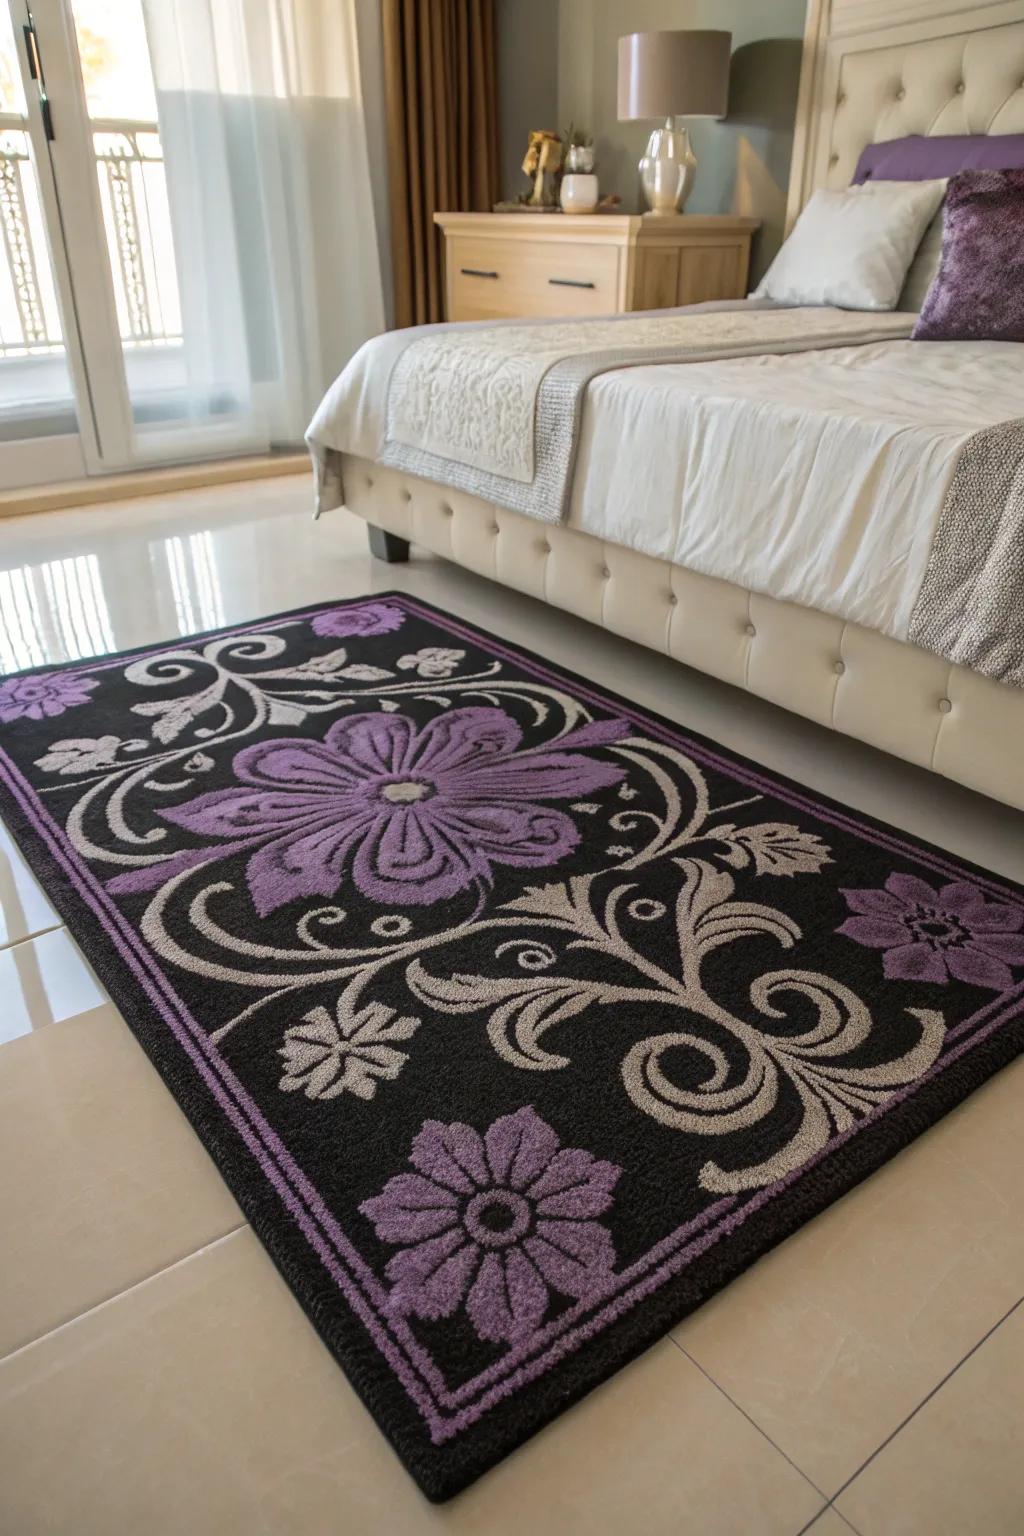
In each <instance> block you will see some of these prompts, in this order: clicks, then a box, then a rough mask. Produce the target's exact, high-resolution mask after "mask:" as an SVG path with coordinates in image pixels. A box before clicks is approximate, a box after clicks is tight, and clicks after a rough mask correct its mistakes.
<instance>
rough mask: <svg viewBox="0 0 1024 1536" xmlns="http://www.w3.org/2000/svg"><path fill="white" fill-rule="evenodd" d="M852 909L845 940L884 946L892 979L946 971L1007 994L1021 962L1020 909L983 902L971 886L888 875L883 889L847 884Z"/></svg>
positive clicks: (939, 976) (1023, 910) (1023, 917)
mask: <svg viewBox="0 0 1024 1536" xmlns="http://www.w3.org/2000/svg"><path fill="white" fill-rule="evenodd" d="M843 895H844V896H845V897H846V904H847V906H848V907H849V908H850V910H851V911H852V912H854V913H856V914H857V915H856V916H854V917H848V918H847V919H846V922H845V923H843V924H842V926H841V927H840V928H839V930H838V931H839V932H840V933H842V934H845V935H846V937H847V938H848V939H853V940H854V941H855V942H856V943H858V944H866V945H868V946H869V947H870V948H871V949H882V950H884V951H885V955H884V957H883V960H882V969H883V970H884V972H885V974H886V976H888V977H890V978H891V979H893V980H894V981H934V982H938V983H939V984H940V985H942V986H945V985H946V983H947V982H948V980H949V978H950V977H951V976H953V977H955V978H956V980H957V981H965V982H968V983H969V984H970V985H972V986H976V987H991V988H992V990H993V991H995V992H1005V991H1007V990H1008V988H1010V987H1012V986H1013V976H1012V974H1011V972H1010V966H1012V965H1024V934H1022V933H1021V929H1022V928H1024V907H1011V906H1004V905H1003V904H1002V903H1000V902H992V901H986V899H985V896H984V894H983V893H982V892H981V891H980V890H979V889H978V887H977V886H976V885H971V884H970V883H969V882H968V881H966V880H954V881H952V882H951V883H950V884H948V885H943V886H941V887H940V888H939V889H938V890H933V888H932V887H931V886H930V885H929V884H928V883H927V882H926V881H924V880H920V879H918V877H917V876H916V875H890V876H889V878H888V880H887V881H886V882H885V889H884V890H844V891H843Z"/></svg>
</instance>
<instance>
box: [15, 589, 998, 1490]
mask: <svg viewBox="0 0 1024 1536" xmlns="http://www.w3.org/2000/svg"><path fill="white" fill-rule="evenodd" d="M0 748H2V751H0V777H2V785H3V789H2V809H3V813H4V816H5V818H6V819H7V820H8V822H9V823H10V825H11V826H12V828H13V830H14V833H15V835H16V837H17V838H18V840H19V842H20V843H21V845H22V846H23V848H24V850H25V852H26V854H27V856H28V859H29V862H30V864H31V865H32V867H33V869H34V870H35V871H36V873H37V874H38V875H39V877H40V878H41V880H42V882H43V884H44V885H45V887H46V889H47V891H48V892H49V893H50V895H51V897H52V898H53V900H54V902H55V903H56V904H57V906H58V907H59V909H60V911H61V913H62V914H63V916H64V917H65V919H66V921H67V922H68V924H69V925H70V927H71V929H72V931H73V933H74V935H75V937H76V938H77V939H78V941H79V943H80V944H81V946H82V948H83V949H84V951H85V953H86V954H87V955H88V957H89V959H90V960H91V961H92V964H93V965H94V967H95V969H96V971H97V972H98V973H99V975H100V976H101V978H102V979H103V981H104V982H105V984H106V986H107V987H108V988H109V990H110V992H111V994H112V996H113V997H114V999H115V1001H116V1002H117V1003H118V1005H119V1006H120V1008H121V1009H122V1011H123V1013H124V1016H125V1018H126V1019H127V1021H128V1023H129V1025H130V1027H131V1028H132V1030H133V1031H134V1032H135V1033H136V1035H137V1036H138V1038H139V1039H140V1041H141V1042H142V1044H143V1045H144V1047H145V1048H146V1050H147V1051H148V1053H149V1055H150V1056H151V1058H152V1060H153V1061H154V1062H155V1064H156V1066H157V1067H158V1069H159V1071H160V1072H161V1073H162V1075H163V1077H164V1079H165V1081H166V1083H167V1086H168V1087H169V1089H170V1091H171V1092H172V1093H173V1094H174V1096H175V1098H176V1099H177V1100H178V1102H179V1103H180V1104H181V1106H182V1108H183V1109H184V1110H185V1112H186V1114H187V1115H188V1116H189V1118H190V1120H191V1121H192V1124H193V1125H194V1127H195V1129H196V1131H197V1133H198V1134H199V1136H200V1137H201V1138H202V1140H203V1142H204V1144H205V1145H206V1147H207V1148H208V1149H209V1151H210V1153H211V1155H212V1156H213V1157H214V1158H215V1160H216V1162H217V1165H218V1167H219V1168H220V1169H221V1171H222V1173H223V1176H224V1178H225V1179H226V1180H227V1182H228V1184H229V1185H230V1187H231V1189H232V1190H233V1192H234V1194H235V1195H236V1197H237V1198H238V1200H239V1201H240V1203H241V1205H242V1207H243V1208H244V1210H245V1212H246V1214H247V1216H248V1217H249V1219H250V1220H251V1222H252V1224H253V1227H254V1228H255V1230H256V1231H257V1232H258V1233H259V1235H260V1237H261V1238H262V1240H263V1242H264V1244H265V1245H266V1247H267V1249H268V1250H269V1251H270V1253H271V1254H272V1256H273V1258H274V1259H275V1260H276V1262H277V1264H278V1265H279V1267H280V1269H281V1271H282V1273H283V1274H284V1276H285V1277H286V1279H287V1281H288V1283H289V1285H290V1286H291V1287H292V1289H293V1291H294V1293H295V1295H296V1296H297V1297H298V1299H299V1301H300V1302H301V1303H302V1305H303V1306H304V1307H305V1309H306V1311H307V1313H308V1315H309V1317H310V1318H311V1320H312V1321H313V1323H314V1325H315V1326H316V1328H317V1329H318V1330H319V1332H320V1334H321V1336H322V1338H323V1339H324V1342H325V1343H326V1345H327V1346H328V1348H329V1349H330V1350H331V1351H332V1352H333V1354H334V1355H335V1356H336V1358H337V1359H338V1360H339V1361H340V1363H341V1365H342V1366H343V1367H344V1369H345V1371H346V1372H347V1373H348V1375H349V1377H350V1379H351V1380H352V1382H353V1383H354V1385H355V1387H356V1388H357V1390H358V1391H359V1392H360V1394H361V1395H362V1397H363V1399H364V1400H365V1402H366V1403H367V1405H368V1406H369V1408H370V1410H371V1411H372V1413H373V1414H374V1415H375V1417H376V1419H377V1421H378V1423H379V1424H380V1426H381V1428H382V1429H383V1430H384V1432H385V1433H386V1434H387V1435H388V1436H389V1437H390V1439H391V1441H392V1442H393V1444H394V1446H395V1448H396V1449H397V1451H398V1453H399V1455H400V1456H401V1458H402V1460H403V1462H404V1463H405V1465H406V1466H407V1467H408V1469H409V1471H410V1472H411V1473H412V1474H413V1476H414V1477H415V1478H416V1479H417V1481H418V1482H419V1484H420V1486H421V1487H422V1488H423V1490H424V1491H425V1492H426V1493H427V1494H428V1495H429V1496H430V1497H431V1498H435V1499H440V1498H445V1497H447V1496H449V1495H451V1494H453V1493H455V1492H457V1491H458V1490H459V1489H460V1488H463V1487H464V1486H465V1485H466V1484H467V1483H469V1482H470V1481H471V1480H472V1479H473V1478H474V1477H476V1476H478V1475H479V1474H480V1473H481V1472H482V1471H484V1470H485V1469H486V1468H487V1467H488V1466H489V1465H491V1464H493V1463H494V1462H495V1461H497V1460H498V1459H500V1458H501V1457H502V1456H504V1455H506V1454H507V1453H508V1452H509V1451H510V1450H511V1449H512V1448H513V1447H514V1446H516V1445H517V1444H519V1443H520V1442H521V1441H522V1440H523V1439H525V1438H526V1437H527V1436H528V1435H529V1434H531V1433H532V1432H533V1431H535V1430H536V1429H538V1428H539V1427H540V1426H541V1425H542V1424H544V1423H545V1422H546V1421H547V1420H549V1419H551V1418H552V1417H553V1416H554V1415H556V1414H557V1413H559V1412H560V1411H561V1410H562V1409H564V1408H565V1407H567V1406H568V1405H569V1404H570V1403H572V1402H573V1401H574V1400H575V1399H577V1398H579V1397H580V1396H581V1395H582V1394H583V1393H584V1392H586V1391H587V1390H588V1389H589V1388H591V1387H593V1386H594V1385H595V1384H596V1383H597V1382H599V1381H600V1380H601V1379H602V1378H604V1377H606V1376H608V1375H609V1374H610V1373H611V1372H612V1371H614V1370H615V1369H616V1368H617V1367H618V1366H620V1365H622V1364H623V1363H624V1362H625V1361H627V1360H628V1359H629V1358H630V1357H632V1356H633V1355H635V1354H636V1353H637V1352H638V1351H640V1350H642V1349H643V1348H644V1347H645V1346H646V1345H648V1344H650V1343H651V1342H652V1341H653V1340H655V1339H656V1338H658V1337H659V1335H661V1334H663V1333H664V1332H665V1330H666V1329H667V1328H669V1327H670V1326H671V1325H672V1324H674V1323H676V1322H677V1321H678V1320H679V1319H680V1318H682V1317H683V1316H685V1315H686V1313H688V1312H690V1311H691V1310H692V1309H693V1308H694V1307H696V1306H697V1305H699V1304H700V1302H701V1301H703V1300H704V1299H705V1298H706V1297H708V1296H709V1295H710V1294H711V1293H712V1292H714V1291H715V1290H717V1289H718V1288H720V1287H721V1286H722V1285H724V1284H725V1283H726V1282H728V1281H729V1280H730V1279H731V1278H732V1277H733V1276H735V1275H736V1274H737V1273H739V1272H740V1271H741V1270H742V1269H744V1268H745V1267H746V1266H747V1265H749V1264H750V1263H751V1262H752V1261H753V1260H754V1259H755V1258H757V1256H758V1255H759V1254H761V1253H763V1252H764V1251H765V1250H766V1249H768V1248H769V1247H771V1246H772V1245H773V1244H774V1243H776V1242H778V1241H779V1240H780V1239H782V1238H783V1237H785V1236H786V1234H787V1233H790V1232H792V1231H793V1230H794V1229H795V1228H797V1227H798V1226H800V1225H801V1223H803V1222H804V1221H806V1220H807V1219H808V1218H810V1217H812V1216H813V1215H814V1214H815V1213H816V1212H817V1211H819V1210H821V1209H822V1208H823V1207H824V1206H826V1205H828V1204H829V1203H830V1202H831V1201H832V1200H834V1199H835V1198H836V1197H837V1196H839V1195H841V1194H842V1193H843V1192H844V1191H845V1190H847V1189H849V1188H850V1187H851V1186H852V1185H853V1184H855V1183H856V1182H857V1181H858V1180H860V1179H861V1178H863V1177H864V1176H865V1175H867V1174H869V1173H870V1172H871V1171H872V1170H873V1169H875V1168H877V1167H878V1166H879V1165H880V1164H881V1163H882V1162H884V1161H885V1160H886V1159H887V1158H888V1157H890V1156H891V1155H892V1154H893V1153H894V1152H896V1151H897V1150H898V1149H899V1148H900V1147H902V1146H903V1145H904V1144H906V1143H907V1142H909V1141H910V1140H911V1139H912V1138H913V1137H914V1136H916V1135H917V1134H918V1133H919V1132H920V1131H922V1130H924V1129H925V1128H926V1127H927V1126H929V1125H930V1124H932V1123H933V1122H934V1121H935V1120H936V1119H937V1118H938V1117H939V1116H941V1115H942V1114H943V1113H944V1112H945V1111H946V1110H948V1109H949V1108H950V1107H951V1106H952V1105H954V1104H956V1103H958V1102H959V1101H960V1100H961V1099H963V1098H964V1096H965V1095H966V1094H967V1093H969V1092H970V1091H971V1090H972V1089H973V1088H974V1087H975V1086H977V1085H978V1084H979V1083H981V1082H982V1081H983V1080H984V1079H985V1078H986V1077H987V1076H988V1075H989V1074H990V1073H992V1072H993V1071H995V1070H996V1069H997V1068H998V1067H1000V1066H1001V1065H1003V1064H1004V1063H1006V1062H1007V1061H1008V1060H1010V1058H1011V1057H1013V1056H1014V1055H1015V1054H1016V1053H1017V1052H1018V1051H1019V1050H1020V1049H1021V1045H1022V1039H1024V1032H1022V1022H1021V1021H1022V1016H1024V1001H1022V999H1024V892H1022V891H1021V890H1019V889H1016V888H1011V887H1010V886H1008V885H1007V884H1006V882H1005V881H1001V880H997V879H995V878H993V877H992V876H990V875H988V874H986V873H984V872H983V871H981V870H978V869H974V868H968V867H965V866H964V865H962V864H961V863H959V862H958V861H956V860H954V859H951V858H950V857H948V856H947V855H946V854H944V853H941V852H939V851H938V850H937V849H934V848H930V847H927V846H925V845H923V844H920V843H915V842H913V841H912V840H910V839H908V838H906V837H904V836H902V835H901V834H899V833H897V832H895V831H894V830H892V829H891V828H887V827H884V826H881V825H879V824H878V823H875V822H872V821H868V820H866V819H865V818H863V817H861V816H858V815H855V814H853V813H852V812H850V811H846V810H843V809H842V808H841V807H839V806H837V805H834V804H832V803H830V802H827V801H823V800H821V799H820V798H818V797H816V796H815V795H812V794H811V793H809V792H808V791H806V790H801V789H800V788H798V787H797V786H795V785H793V784H791V783H788V782H786V781H782V780H778V779H776V778H773V777H772V776H770V775H769V774H767V773H765V772H764V771H763V770H761V769H759V768H757V767H755V766H754V765H752V764H750V763H748V762H745V761H743V760H741V759H738V758H735V757H731V756H729V755H728V754H727V753H725V752H724V751H723V750H721V749H720V748H718V747H715V746H714V745H713V744H711V743H709V742H707V741H704V740H701V739H698V738H695V737H691V736H689V735H687V734H686V733H685V732H683V731H681V730H680V729H679V728H678V727H676V726H674V725H671V724H669V723H668V722H667V721H665V720H662V719H658V718H656V717H653V716H650V715H647V714H644V713H643V712H642V711H640V710H638V709H636V708H634V707H633V706H632V705H630V704H628V703H626V702H625V701H624V700H622V699H619V698H616V697H612V696H610V695H608V694H605V693H602V692H601V691H600V690H598V689H595V688H594V687H592V686H590V685H589V684H587V683H585V682H584V681H583V680H582V679H581V678H579V677H575V676H573V675H571V674H569V673H566V672H563V671H560V670H558V669H557V668H555V667H553V666H551V665H550V664H548V663H543V662H541V661H540V660H539V659H538V658H537V657H535V656H532V655H530V654H528V653H526V652H523V651H519V650H516V649H514V648H512V647H510V646H507V645H504V644H502V643H500V642H499V641H498V640H497V639H495V638H494V637H492V636H490V635H488V634H486V633H483V632H481V631H479V630H477V629H474V628H471V627H470V626H469V625H466V624H464V623H461V622H456V621H455V620H454V619H451V618H449V617H447V616H445V615H444V614H442V613H439V612H437V611H435V610H433V609H430V608H428V607H426V606H425V605H424V604H422V603H419V602H415V601H413V600H411V599H409V598H407V597H404V596H398V595H388V596H384V597H382V598H379V599H373V600H370V599H361V600H358V601H355V602H350V603H343V604H336V605H333V606H330V607H321V608H317V609H311V610H305V611H302V612H296V613H290V614H286V615H283V616H281V617H278V618H273V619H267V620H263V621H261V622H260V623H258V624H250V625H246V626H244V627H242V628H239V629H235V630H230V631H222V632H219V633H216V634H213V635H208V636H205V637H199V638H195V639H190V640H184V641H181V642H179V643H176V644H171V645H167V646H165V647H163V648H160V649H154V650H149V651H145V652H135V653H131V654H127V655H121V656H115V657H110V658H105V659H101V660H97V661H93V662H89V663H75V664H73V665H70V666H66V667H63V668H61V669H59V670H56V671H48V672H40V671H36V672H31V673H23V674H20V675H18V676H15V677H11V678H8V679H6V680H5V681H3V682H2V683H0ZM242 1302H243V1304H244V1298H242Z"/></svg>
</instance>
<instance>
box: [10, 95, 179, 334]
mask: <svg viewBox="0 0 1024 1536" xmlns="http://www.w3.org/2000/svg"><path fill="white" fill-rule="evenodd" d="M91 126H92V136H93V157H94V160H95V163H96V172H97V179H98V186H99V194H100V204H101V207H102V210H103V223H104V228H105V231H106V237H107V253H108V256H109V260H110V270H111V277H112V280H113V287H114V302H115V305H116V308H117V319H118V327H119V330H120V335H121V341H122V343H123V344H124V346H126V347H132V348H137V347H142V348H160V347H168V346H174V345H176V344H180V342H181V339H182V336H181V310H180V304H179V299H178V282H177V274H176V272H175V266H174V247H173V243H172V240H171V222H170V211H169V207H168V202H167V183H166V178H165V173H164V159H163V150H162V148H161V145H160V135H159V131H158V129H157V125H156V124H155V123H151V122H128V121H123V120H117V121H113V120H111V121H101V120H98V119H94V120H93V122H92V125H91ZM0 235H2V243H3V253H2V254H3V260H2V261H0V360H3V359H7V358H27V357H33V356H45V355H47V354H51V355H52V354H54V353H59V352H61V351H63V347H64V342H63V335H62V331H61V324H60V312H59V309H58V306H57V299H56V293H55V291H54V285H53V279H52V275H51V270H50V264H49V259H48V255H47V249H46V237H45V228H44V224H43V218H42V211H41V208H40V205H39V194H38V190H37V187H36V182H35V175H34V172H33V168H32V163H31V154H30V146H29V138H28V134H27V133H26V131H25V125H24V120H23V119H22V118H19V117H16V116H13V115H8V114H0Z"/></svg>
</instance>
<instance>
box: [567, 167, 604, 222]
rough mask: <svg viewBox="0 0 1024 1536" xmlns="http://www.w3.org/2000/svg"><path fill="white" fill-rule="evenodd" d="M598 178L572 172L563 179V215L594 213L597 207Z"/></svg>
mask: <svg viewBox="0 0 1024 1536" xmlns="http://www.w3.org/2000/svg"><path fill="white" fill-rule="evenodd" d="M597 196H598V193H597V177H596V176H594V175H585V174H583V173H581V172H579V171H570V172H568V173H567V174H566V175H565V176H563V177H562V190H561V194H560V197H561V203H562V212H563V213H593V211H594V209H595V208H596V207H597Z"/></svg>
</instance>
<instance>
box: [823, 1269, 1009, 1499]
mask: <svg viewBox="0 0 1024 1536" xmlns="http://www.w3.org/2000/svg"><path fill="white" fill-rule="evenodd" d="M1020 1306H1024V1296H1021V1297H1019V1298H1018V1299H1017V1300H1016V1301H1015V1302H1014V1303H1013V1306H1012V1307H1010V1308H1009V1310H1008V1311H1006V1312H1004V1313H1003V1315H1002V1317H1000V1318H997V1319H996V1321H995V1322H994V1323H993V1324H992V1326H991V1328H989V1329H988V1330H987V1331H986V1332H985V1333H983V1334H982V1336H981V1338H980V1339H978V1341H977V1343H975V1344H972V1345H971V1347H970V1349H969V1350H968V1351H967V1353H966V1354H965V1355H963V1356H962V1357H961V1358H960V1359H959V1360H958V1361H957V1362H956V1364H955V1365H953V1366H951V1367H950V1369H949V1370H948V1371H947V1372H946V1374H945V1376H943V1377H942V1378H941V1379H940V1380H939V1381H937V1382H936V1383H935V1385H934V1387H932V1389H931V1391H930V1392H927V1393H926V1394H925V1396H924V1397H922V1399H921V1401H920V1402H919V1403H918V1404H917V1405H916V1406H915V1407H914V1408H912V1409H911V1410H910V1412H909V1413H908V1414H907V1415H906V1417H905V1418H904V1419H902V1420H901V1421H900V1423H899V1424H897V1426H896V1428H895V1429H894V1430H892V1432H891V1433H890V1434H888V1435H886V1437H885V1439H884V1440H883V1441H882V1442H881V1444H880V1445H877V1446H876V1447H875V1449H874V1450H873V1451H872V1452H871V1455H870V1456H868V1457H867V1458H866V1459H865V1460H864V1461H862V1462H861V1464H860V1466H859V1467H858V1468H857V1469H856V1471H855V1472H852V1473H851V1474H850V1476H849V1477H848V1478H847V1479H846V1481H845V1483H843V1484H841V1486H840V1487H838V1488H837V1489H836V1491H835V1493H834V1494H833V1495H832V1497H831V1499H829V1503H830V1504H834V1503H835V1502H836V1500H837V1499H838V1498H839V1497H840V1495H841V1494H844V1493H845V1492H846V1490H847V1489H848V1488H849V1487H850V1485H851V1483H854V1482H856V1480H857V1478H858V1477H860V1476H861V1474H862V1473H863V1472H864V1471H866V1469H867V1468H868V1467H869V1466H870V1465H871V1463H872V1462H873V1461H874V1460H875V1459H876V1457H878V1456H880V1455H881V1453H882V1452H883V1451H884V1450H885V1448H886V1446H887V1445H891V1443H892V1442H893V1440H895V1439H896V1436H897V1435H899V1434H902V1432H903V1430H905V1429H906V1427H907V1425H908V1424H909V1423H910V1421H911V1419H915V1418H916V1417H917V1415H918V1414H919V1413H920V1412H921V1409H922V1408H924V1407H926V1406H927V1404H928V1403H930V1402H931V1400H932V1398H933V1397H935V1396H936V1395H937V1393H939V1392H941V1391H942V1388H943V1387H944V1386H945V1385H946V1383H947V1382H948V1381H950V1380H951V1379H952V1377H954V1376H955V1375H956V1373H957V1371H959V1370H960V1367H961V1366H963V1365H966V1364H967V1362H968V1360H970V1358H971V1356H972V1355H976V1354H977V1352H978V1350H979V1349H981V1347H982V1345H983V1344H987V1343H988V1341H989V1339H990V1338H992V1336H993V1334H995V1333H997V1332H998V1331H999V1329H1000V1328H1001V1327H1002V1326H1003V1324H1004V1323H1005V1322H1007V1321H1008V1320H1009V1319H1010V1318H1011V1317H1012V1316H1013V1314H1014V1313H1015V1312H1016V1311H1017V1309H1018V1307H1020ZM836 1513H837V1514H839V1515H842V1517H843V1519H844V1520H846V1516H845V1515H843V1512H842V1510H840V1509H837V1510H836ZM847 1524H848V1525H849V1524H850V1522H849V1520H847ZM854 1529H856V1527H854Z"/></svg>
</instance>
